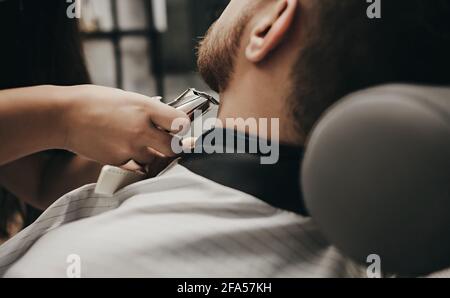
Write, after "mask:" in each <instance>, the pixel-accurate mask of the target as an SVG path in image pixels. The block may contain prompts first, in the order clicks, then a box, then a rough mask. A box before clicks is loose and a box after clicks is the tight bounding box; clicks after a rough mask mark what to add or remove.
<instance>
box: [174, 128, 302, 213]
mask: <svg viewBox="0 0 450 298" xmlns="http://www.w3.org/2000/svg"><path fill="white" fill-rule="evenodd" d="M211 134H214V135H213V136H211ZM207 137H209V138H207ZM206 139H208V142H209V143H206V142H205V140H206ZM211 139H212V140H213V141H212V142H210V140H211ZM229 140H233V141H232V142H230V141H229ZM238 140H240V141H241V142H242V141H244V142H245V144H246V146H245V150H242V149H244V148H239V149H240V151H237V149H238V148H237V146H238ZM259 141H262V142H263V144H264V142H265V143H266V144H270V145H271V147H272V148H273V146H279V160H278V162H277V163H275V164H262V163H261V157H262V156H265V155H266V156H267V155H270V154H263V153H261V150H260V147H259V146H258V147H257V148H258V149H257V150H256V151H253V152H250V151H251V150H250V149H251V148H252V147H251V146H250V144H251V142H255V143H253V144H259ZM241 144H242V143H241ZM211 146H213V147H214V148H221V149H222V150H214V149H212V148H211ZM253 148H254V147H253ZM208 149H210V150H208ZM227 149H228V150H227ZM217 151H220V152H217ZM199 152H201V153H199ZM206 152H214V153H206ZM227 152H234V153H227ZM239 152H242V153H239ZM303 154H304V149H303V148H302V147H295V146H289V145H283V144H275V143H271V142H269V141H267V140H261V139H259V138H257V137H252V136H249V135H247V134H244V133H241V132H238V131H234V130H229V129H222V128H216V129H212V130H210V131H208V132H206V133H205V134H203V136H202V137H201V138H199V139H198V141H197V143H196V145H195V148H194V149H193V150H192V152H190V153H186V154H184V155H183V157H182V159H181V161H180V164H181V165H182V166H184V167H186V168H187V169H189V170H190V171H192V172H193V173H195V174H197V175H200V176H202V177H204V178H207V179H209V180H212V181H214V182H217V183H219V184H221V185H224V186H227V187H230V188H233V189H236V190H239V191H242V192H244V193H247V194H249V195H252V196H254V197H256V198H258V199H260V200H262V201H264V202H266V203H267V204H269V205H271V206H273V207H276V208H279V209H283V210H287V211H291V212H295V213H297V214H301V215H304V216H306V215H308V213H307V211H306V208H305V206H304V203H303V198H302V193H301V187H300V168H301V161H302V159H303Z"/></svg>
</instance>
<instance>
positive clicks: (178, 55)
mask: <svg viewBox="0 0 450 298" xmlns="http://www.w3.org/2000/svg"><path fill="white" fill-rule="evenodd" d="M228 2H229V1H228V0H82V1H80V4H81V25H82V30H83V36H84V48H85V53H86V58H87V62H88V67H89V71H90V73H91V76H92V79H93V83H94V84H98V85H104V86H110V87H118V88H123V89H126V90H128V91H134V92H139V93H142V94H145V95H150V96H153V95H161V96H163V97H164V98H165V100H166V101H169V100H171V99H173V98H175V97H176V96H177V95H179V94H180V93H182V92H183V91H184V90H185V89H187V88H188V87H195V88H197V89H199V90H205V91H208V90H207V89H208V88H207V87H206V86H205V84H204V83H203V82H202V80H201V78H200V77H199V76H198V74H197V73H196V64H195V61H196V45H197V43H198V41H199V40H200V38H201V37H202V36H204V34H205V33H206V31H207V29H208V28H209V26H210V25H211V24H212V23H213V22H214V20H215V19H217V17H218V16H219V15H220V14H221V13H222V11H223V9H224V8H225V7H226V5H227V4H228Z"/></svg>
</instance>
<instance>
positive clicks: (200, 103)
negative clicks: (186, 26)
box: [95, 88, 219, 196]
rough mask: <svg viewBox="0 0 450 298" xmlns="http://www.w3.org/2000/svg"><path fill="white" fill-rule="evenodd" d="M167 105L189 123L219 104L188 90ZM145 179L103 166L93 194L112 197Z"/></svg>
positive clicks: (142, 173)
mask: <svg viewBox="0 0 450 298" xmlns="http://www.w3.org/2000/svg"><path fill="white" fill-rule="evenodd" d="M168 105H169V106H171V107H173V108H175V109H178V110H181V111H183V112H185V113H186V114H187V115H188V116H189V118H190V119H191V121H194V120H195V117H196V116H199V115H204V114H206V113H208V112H209V111H210V110H211V109H212V108H213V107H215V106H217V105H219V102H218V101H217V100H216V99H215V98H214V97H213V96H211V95H209V94H207V93H205V92H201V91H197V90H196V89H193V88H189V89H188V90H186V91H185V92H183V93H182V94H181V95H180V96H179V97H177V98H176V99H175V100H173V101H172V102H170V103H168ZM145 178H147V175H146V174H145V173H144V172H140V171H130V170H126V169H123V168H118V167H113V166H104V167H103V169H102V171H101V173H100V176H99V178H98V181H97V185H96V188H95V193H96V194H98V195H106V196H112V195H114V194H115V193H116V192H117V191H118V190H120V189H122V188H124V187H126V186H128V185H131V184H134V183H136V182H139V181H142V180H144V179H145Z"/></svg>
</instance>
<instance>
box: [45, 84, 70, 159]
mask: <svg viewBox="0 0 450 298" xmlns="http://www.w3.org/2000/svg"><path fill="white" fill-rule="evenodd" d="M45 88H48V89H47V91H46V93H47V94H49V98H50V100H51V102H52V107H53V109H52V111H51V114H52V115H51V118H52V119H53V121H52V122H53V123H50V125H52V126H53V127H52V129H50V131H52V132H53V136H52V139H53V142H54V147H55V148H58V149H64V150H69V151H70V150H71V148H70V142H69V137H70V133H71V130H72V128H71V126H72V123H71V122H72V121H73V120H72V119H71V117H72V116H71V115H72V114H73V109H74V104H73V98H74V96H73V92H74V91H75V90H74V88H73V87H63V86H45Z"/></svg>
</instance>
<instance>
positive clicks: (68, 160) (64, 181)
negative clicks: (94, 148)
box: [0, 154, 102, 210]
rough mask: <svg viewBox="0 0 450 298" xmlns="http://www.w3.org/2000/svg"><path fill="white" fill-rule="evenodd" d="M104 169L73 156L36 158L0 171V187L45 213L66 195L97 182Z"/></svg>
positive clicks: (38, 155) (37, 156) (16, 162)
mask: <svg viewBox="0 0 450 298" xmlns="http://www.w3.org/2000/svg"><path fill="white" fill-rule="evenodd" d="M101 167H102V166H101V165H99V164H97V163H95V162H93V161H90V160H87V159H84V158H82V157H79V156H74V155H67V154H61V155H59V154H58V155H54V156H51V155H48V154H34V155H32V156H27V157H25V158H22V159H20V160H17V161H15V162H12V163H9V164H7V165H5V166H2V167H0V185H1V186H2V187H4V188H5V189H7V190H8V191H9V192H11V193H12V194H14V195H15V196H16V197H18V198H19V199H20V200H22V201H24V202H26V203H28V204H30V205H31V206H33V207H35V208H37V209H41V210H45V209H46V208H47V207H49V206H50V205H51V204H53V202H54V201H56V200H57V199H59V198H60V197H61V196H63V195H64V194H66V193H68V192H70V191H72V190H74V189H76V188H78V187H80V186H83V185H85V184H89V183H93V182H95V181H96V180H97V178H98V175H99V173H100V170H101Z"/></svg>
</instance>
